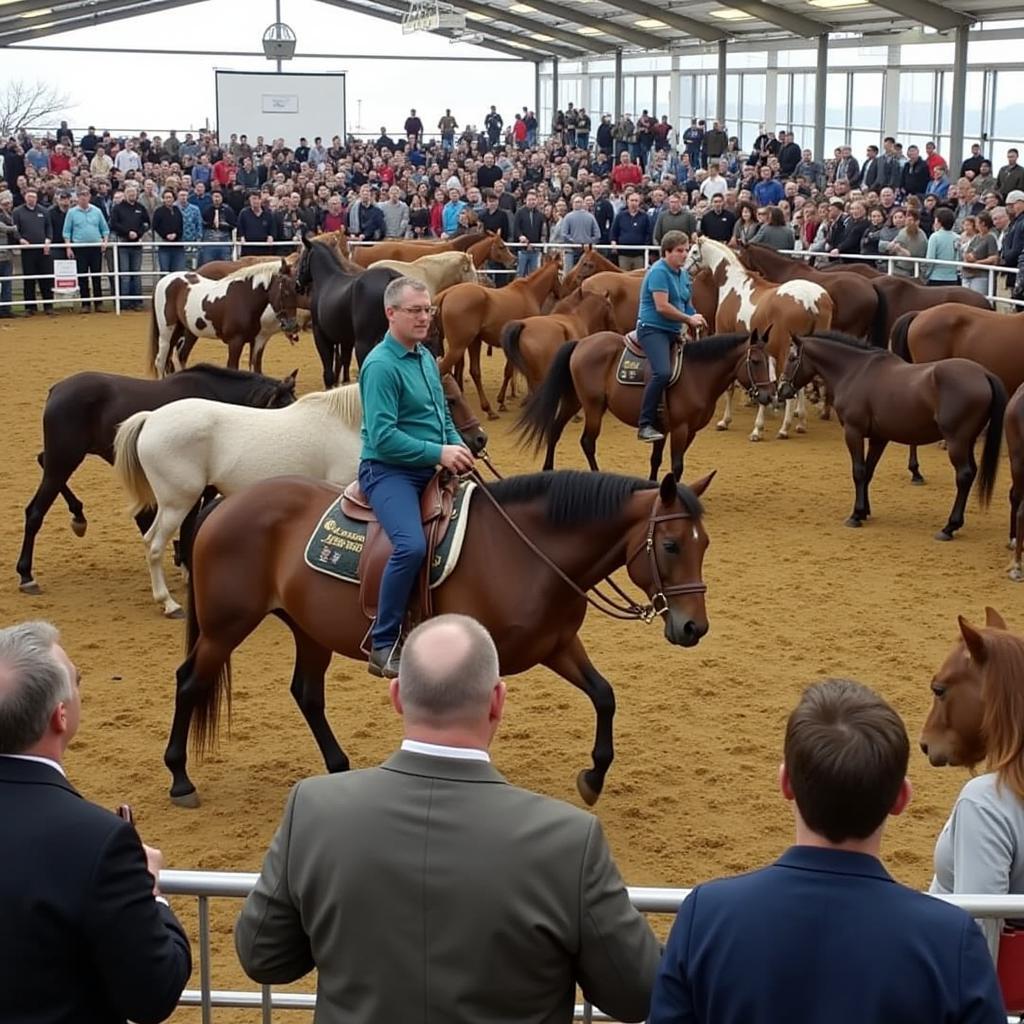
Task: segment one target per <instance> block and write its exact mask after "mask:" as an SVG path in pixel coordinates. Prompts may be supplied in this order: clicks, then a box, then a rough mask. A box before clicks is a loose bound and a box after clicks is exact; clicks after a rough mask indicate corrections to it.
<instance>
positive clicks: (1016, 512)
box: [1006, 384, 1024, 583]
mask: <svg viewBox="0 0 1024 1024" xmlns="http://www.w3.org/2000/svg"><path fill="white" fill-rule="evenodd" d="M1006 447H1007V450H1008V451H1009V453H1010V472H1011V473H1012V475H1013V484H1012V486H1011V487H1010V546H1011V547H1012V548H1013V564H1012V565H1011V566H1010V571H1009V576H1010V579H1011V580H1013V581H1014V583H1024V565H1022V564H1021V549H1022V548H1024V384H1021V386H1020V387H1019V388H1017V390H1016V391H1015V392H1014V393H1013V398H1011V399H1010V403H1009V405H1007V407H1006Z"/></svg>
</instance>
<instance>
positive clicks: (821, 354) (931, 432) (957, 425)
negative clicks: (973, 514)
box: [779, 333, 1006, 540]
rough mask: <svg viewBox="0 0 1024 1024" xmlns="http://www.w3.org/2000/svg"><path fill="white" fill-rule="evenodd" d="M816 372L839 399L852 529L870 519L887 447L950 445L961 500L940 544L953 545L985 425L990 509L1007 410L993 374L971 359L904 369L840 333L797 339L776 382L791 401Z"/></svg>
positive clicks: (982, 493)
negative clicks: (877, 471)
mask: <svg viewBox="0 0 1024 1024" xmlns="http://www.w3.org/2000/svg"><path fill="white" fill-rule="evenodd" d="M814 374H818V375H819V376H821V377H823V378H824V380H825V384H826V386H827V387H828V389H829V392H830V393H831V394H833V395H834V396H835V410H836V414H837V415H838V417H839V422H840V423H842V425H843V433H844V436H845V438H846V447H847V448H848V449H849V452H850V461H851V463H852V468H853V484H854V488H855V491H856V498H855V500H854V505H853V512H852V513H851V515H850V517H849V519H847V520H846V525H847V526H861V525H862V524H863V522H864V520H865V519H867V518H869V517H870V515H871V501H870V499H869V497H868V488H869V487H870V486H871V478H872V477H873V476H874V473H875V467H876V466H877V465H878V460H879V459H880V458H881V457H882V453H883V452H884V451H885V447H886V445H887V444H889V442H890V441H894V442H896V444H916V445H922V444H931V443H932V442H934V441H940V440H945V442H946V452H947V454H948V455H949V461H950V462H951V463H952V464H953V469H954V470H955V471H956V500H955V501H954V502H953V508H952V510H951V511H950V513H949V519H948V521H947V522H946V525H945V526H944V527H943V528H942V530H941V531H940V532H939V533H937V534H936V535H935V539H936V540H952V539H953V534H954V533H955V532H956V531H957V530H959V529H960V527H962V526H963V525H964V510H965V509H966V507H967V497H968V495H969V494H970V492H971V485H972V484H973V483H974V478H975V477H976V476H977V475H978V465H977V462H976V461H975V459H974V442H975V441H976V440H977V439H978V435H979V434H981V432H982V431H983V430H985V428H986V426H987V427H988V430H987V432H986V434H985V446H984V449H983V451H982V456H981V479H980V480H979V482H978V497H979V499H980V501H981V504H982V505H983V506H985V505H987V504H988V503H989V501H990V500H991V497H992V488H993V486H994V485H995V481H996V472H997V470H998V469H999V448H1000V445H1001V444H1002V440H1003V414H1004V412H1005V411H1006V389H1005V388H1004V387H1003V385H1002V382H1001V381H1000V380H999V378H998V377H997V376H996V375H995V374H994V373H990V372H989V371H988V370H986V369H985V368H984V367H982V366H979V365H978V364H977V363H974V362H971V361H970V360H969V359H946V360H943V361H942V362H939V363H924V364H921V365H914V364H909V363H905V362H904V361H903V360H902V359H900V358H899V357H898V356H894V355H893V354H892V353H891V352H888V351H886V350H885V349H881V348H874V347H872V346H870V345H869V344H868V343H867V342H864V341H861V340H859V339H857V338H850V337H847V336H846V335H843V334H834V333H829V334H824V335H815V336H811V337H804V338H800V337H795V338H794V339H793V344H792V345H791V346H790V351H789V358H788V359H787V360H786V367H785V370H784V371H783V374H782V376H781V377H780V379H779V394H780V395H781V396H782V397H783V398H788V397H792V396H793V395H794V394H795V393H796V391H797V390H798V389H800V388H802V387H803V386H804V385H805V384H807V383H808V382H809V381H810V379H811V378H812V377H813V376H814ZM865 439H867V442H868V454H867V459H866V460H865V458H864V441H865Z"/></svg>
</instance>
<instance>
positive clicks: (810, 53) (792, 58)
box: [776, 50, 817, 68]
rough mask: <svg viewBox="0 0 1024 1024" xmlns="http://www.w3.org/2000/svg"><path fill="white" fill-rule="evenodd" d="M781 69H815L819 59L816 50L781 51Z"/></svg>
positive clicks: (779, 57)
mask: <svg viewBox="0 0 1024 1024" xmlns="http://www.w3.org/2000/svg"><path fill="white" fill-rule="evenodd" d="M776 56H777V60H778V64H779V67H780V68H813V67H814V65H815V63H816V61H817V59H816V57H815V53H814V50H779V52H778V54H777V55H776Z"/></svg>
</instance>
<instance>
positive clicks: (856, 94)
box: [850, 71, 884, 134]
mask: <svg viewBox="0 0 1024 1024" xmlns="http://www.w3.org/2000/svg"><path fill="white" fill-rule="evenodd" d="M883 83H884V76H883V75H882V73H881V72H880V71H863V72H856V71H855V72H854V74H853V88H852V90H851V99H852V101H853V105H852V108H851V112H850V123H851V125H852V127H854V128H873V129H874V130H875V133H876V134H877V133H878V132H879V131H880V130H881V126H882V90H883Z"/></svg>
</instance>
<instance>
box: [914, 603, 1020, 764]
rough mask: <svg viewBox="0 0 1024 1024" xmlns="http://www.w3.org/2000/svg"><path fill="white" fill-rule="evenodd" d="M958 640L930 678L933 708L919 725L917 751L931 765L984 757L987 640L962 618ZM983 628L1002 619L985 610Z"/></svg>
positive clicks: (999, 625) (997, 627)
mask: <svg viewBox="0 0 1024 1024" xmlns="http://www.w3.org/2000/svg"><path fill="white" fill-rule="evenodd" d="M958 622H959V624H960V638H959V639H958V640H957V643H956V646H955V647H954V648H953V650H952V651H951V652H950V653H949V655H948V656H947V658H946V660H945V661H944V662H943V663H942V665H941V666H940V667H939V670H938V672H936V673H935V675H934V676H932V681H931V691H932V706H931V710H930V711H929V712H928V718H927V719H926V720H925V723H924V727H923V728H922V729H921V739H920V743H921V751H922V753H924V754H925V755H926V756H927V758H928V760H929V761H930V762H931V763H932V765H933V766H935V767H937V768H939V767H942V766H944V765H962V766H966V767H970V766H972V765H975V764H977V763H978V762H979V761H981V760H983V759H984V757H985V736H984V729H983V725H984V720H985V695H984V692H985V691H984V681H985V679H984V677H985V671H984V662H985V640H984V637H983V634H982V632H981V631H980V630H978V629H976V628H975V627H974V626H972V625H971V624H970V623H969V622H967V621H966V620H965V619H964V618H963V616H959V618H958ZM985 626H986V627H987V628H988V629H994V630H1005V629H1006V628H1007V627H1006V623H1005V621H1004V620H1003V617H1002V616H1001V615H1000V614H999V613H998V612H997V611H996V610H995V609H994V608H986V609H985Z"/></svg>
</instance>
